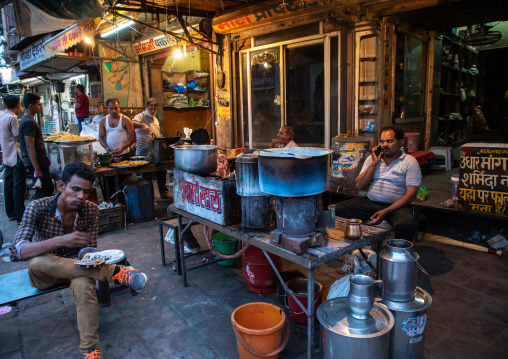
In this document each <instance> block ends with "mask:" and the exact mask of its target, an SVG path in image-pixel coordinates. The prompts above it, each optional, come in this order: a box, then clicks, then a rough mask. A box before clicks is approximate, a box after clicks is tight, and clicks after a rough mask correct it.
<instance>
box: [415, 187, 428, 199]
mask: <svg viewBox="0 0 508 359" xmlns="http://www.w3.org/2000/svg"><path fill="white" fill-rule="evenodd" d="M429 197H430V194H429V191H428V190H427V187H425V186H421V187H420V189H419V190H418V192H417V193H416V200H417V201H418V202H423V201H425V200H426V199H428V198H429Z"/></svg>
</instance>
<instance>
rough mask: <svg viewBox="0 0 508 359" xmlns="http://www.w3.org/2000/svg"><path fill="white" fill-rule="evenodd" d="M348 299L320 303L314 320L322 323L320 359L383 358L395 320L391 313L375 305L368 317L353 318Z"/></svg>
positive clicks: (334, 299) (386, 355) (385, 356)
mask: <svg viewBox="0 0 508 359" xmlns="http://www.w3.org/2000/svg"><path fill="white" fill-rule="evenodd" d="M350 314H351V312H350V308H349V306H348V302H347V298H333V299H330V300H327V301H326V302H324V303H323V304H321V305H320V306H319V308H318V310H317V317H318V320H319V323H320V324H321V355H322V358H323V359H357V358H369V359H386V358H388V349H389V343H390V331H391V330H392V328H393V324H394V318H393V315H392V313H391V312H390V310H389V309H388V308H387V307H386V306H385V305H383V304H381V303H379V302H376V303H374V306H373V308H372V309H371V311H370V312H369V318H368V319H365V320H362V319H355V318H353V317H352V316H351V315H350Z"/></svg>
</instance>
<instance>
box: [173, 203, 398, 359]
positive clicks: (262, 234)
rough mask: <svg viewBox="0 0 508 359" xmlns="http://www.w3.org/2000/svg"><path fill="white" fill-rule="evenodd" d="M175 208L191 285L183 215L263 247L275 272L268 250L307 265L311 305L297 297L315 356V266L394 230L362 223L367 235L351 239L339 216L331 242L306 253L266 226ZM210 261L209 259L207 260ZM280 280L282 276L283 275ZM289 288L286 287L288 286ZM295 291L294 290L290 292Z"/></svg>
mask: <svg viewBox="0 0 508 359" xmlns="http://www.w3.org/2000/svg"><path fill="white" fill-rule="evenodd" d="M170 208H171V210H172V211H173V212H174V213H176V214H177V217H178V228H179V236H178V237H179V238H176V241H177V243H175V245H178V246H179V249H180V251H179V252H180V253H179V254H180V263H179V264H180V265H181V270H182V275H183V283H184V286H187V268H186V266H185V256H184V253H183V243H182V241H181V238H182V233H183V232H184V231H185V230H188V229H189V228H190V224H189V225H187V226H186V227H185V228H183V225H182V217H185V218H188V219H190V220H191V221H195V222H199V223H202V224H204V225H205V226H208V227H210V228H213V229H216V230H218V231H220V232H222V233H225V234H227V235H229V236H231V237H233V238H236V239H238V240H240V241H243V242H245V243H248V244H250V245H252V246H255V247H257V248H259V249H261V250H263V252H264V254H265V256H266V257H267V259H268V261H269V262H270V264H271V265H272V268H273V269H274V271H275V273H276V274H277V275H278V276H279V273H278V271H277V269H276V268H275V266H274V265H273V263H272V262H271V259H270V257H269V256H268V254H267V253H266V252H269V253H272V254H275V255H277V256H279V257H282V258H284V259H286V260H288V261H290V262H293V263H296V264H299V265H301V266H303V267H305V268H307V282H308V286H307V308H308V309H306V308H305V307H304V306H303V305H302V304H301V303H300V301H299V300H298V299H297V298H296V297H293V298H294V299H295V301H296V302H297V303H298V305H299V306H300V307H301V309H302V310H303V311H304V312H305V313H306V314H307V358H309V359H311V358H312V357H313V353H312V347H313V343H314V341H313V339H314V338H313V336H314V335H313V333H314V295H313V293H314V270H315V269H316V268H317V267H319V266H320V265H321V264H324V263H328V262H331V261H334V260H336V259H337V258H338V257H340V256H343V255H345V254H348V253H351V252H353V251H354V250H356V249H361V248H363V247H365V246H369V245H372V244H375V243H377V242H379V241H382V240H383V239H386V238H387V237H388V236H389V235H390V230H388V229H384V228H378V227H374V226H368V225H362V233H363V236H362V238H361V239H359V240H349V239H345V238H344V228H345V225H346V220H345V219H344V218H340V217H336V219H335V228H330V229H328V234H329V237H330V239H329V242H328V245H327V246H324V247H316V248H309V250H308V253H306V254H301V255H298V254H295V253H293V252H290V251H288V250H285V249H283V248H280V247H277V246H275V245H273V244H271V243H270V233H269V232H268V231H266V230H262V229H247V230H243V229H242V227H241V225H240V224H237V225H233V226H221V225H220V224H217V223H214V222H210V221H209V220H207V219H204V218H201V217H198V216H196V215H194V214H191V213H189V212H186V211H183V210H181V209H178V208H176V207H175V206H174V205H171V206H170ZM207 264H209V263H207ZM279 280H280V277H279ZM282 283H283V282H282ZM285 289H286V288H285ZM289 294H290V295H293V294H292V293H289Z"/></svg>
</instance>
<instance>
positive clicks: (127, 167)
mask: <svg viewBox="0 0 508 359" xmlns="http://www.w3.org/2000/svg"><path fill="white" fill-rule="evenodd" d="M149 164H150V163H145V164H144V165H137V166H112V165H108V166H109V167H111V168H120V169H132V168H141V167H145V166H148V165H149Z"/></svg>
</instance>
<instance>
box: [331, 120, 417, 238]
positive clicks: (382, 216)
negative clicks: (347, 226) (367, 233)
mask: <svg viewBox="0 0 508 359" xmlns="http://www.w3.org/2000/svg"><path fill="white" fill-rule="evenodd" d="M403 139H404V131H402V129H400V128H397V127H393V126H388V127H384V128H382V129H381V140H380V141H379V143H380V144H379V145H378V146H376V147H374V148H373V149H372V153H371V155H370V156H369V157H368V158H367V159H366V160H365V162H364V164H363V167H362V171H361V172H360V175H359V176H358V177H357V178H356V180H355V183H356V188H357V189H359V190H363V189H365V188H366V187H367V186H369V184H370V188H369V192H368V194H367V197H361V198H354V199H350V200H347V201H343V202H339V203H337V204H336V207H335V214H336V215H337V216H339V217H344V218H357V219H361V220H363V221H364V222H366V221H369V220H371V221H370V222H369V224H371V225H377V224H380V223H381V222H382V221H383V220H386V221H387V222H388V223H389V224H390V225H391V226H393V231H394V232H395V238H399V239H406V240H408V241H413V239H414V237H415V234H416V232H417V230H418V225H417V223H416V221H415V219H414V217H413V211H412V209H411V207H410V204H411V202H413V201H414V200H415V198H416V193H417V192H418V188H420V184H421V181H422V172H421V170H420V166H419V165H418V161H417V160H416V159H415V158H414V157H413V156H410V155H408V154H407V153H405V152H404V151H403V150H402V148H401V147H402V142H403Z"/></svg>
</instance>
